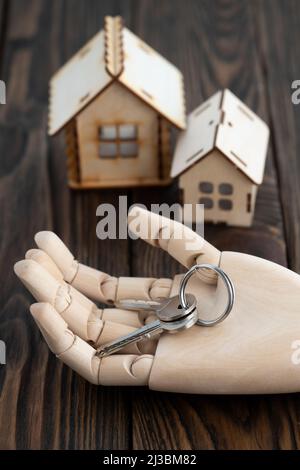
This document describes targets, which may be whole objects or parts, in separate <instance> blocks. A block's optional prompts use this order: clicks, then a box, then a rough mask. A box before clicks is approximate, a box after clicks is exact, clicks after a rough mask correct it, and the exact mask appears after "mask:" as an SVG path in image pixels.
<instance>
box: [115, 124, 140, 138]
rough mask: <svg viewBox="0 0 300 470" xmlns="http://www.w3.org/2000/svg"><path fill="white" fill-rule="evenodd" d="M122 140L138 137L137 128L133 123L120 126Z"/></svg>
mask: <svg viewBox="0 0 300 470" xmlns="http://www.w3.org/2000/svg"><path fill="white" fill-rule="evenodd" d="M119 134H120V139H121V140H134V139H136V138H137V128H136V126H134V125H133V124H122V125H121V126H119Z"/></svg>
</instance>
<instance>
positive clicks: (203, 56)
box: [132, 1, 295, 449]
mask: <svg viewBox="0 0 300 470" xmlns="http://www.w3.org/2000/svg"><path fill="white" fill-rule="evenodd" d="M139 5H140V8H139V9H138V10H137V11H136V13H135V23H134V26H135V28H134V30H135V32H136V33H137V34H138V35H140V36H141V37H142V38H144V39H145V40H146V41H148V42H149V44H151V45H152V46H153V47H155V48H157V49H158V50H159V51H160V52H162V53H163V54H164V55H165V56H166V57H168V58H169V59H170V60H172V61H173V62H174V63H175V64H177V65H178V66H179V67H180V68H181V69H182V70H183V72H184V75H185V80H186V89H187V107H188V110H191V109H193V107H196V106H197V105H198V104H199V103H201V102H202V101H203V100H204V99H206V98H207V97H208V96H210V95H211V94H212V93H213V92H215V91H216V90H217V89H219V88H222V87H228V88H230V89H231V90H232V91H233V92H235V93H236V94H237V95H238V96H239V97H240V98H241V99H242V100H244V101H245V102H246V103H247V104H248V105H249V106H250V107H251V108H252V109H254V110H255V111H256V112H257V113H258V114H259V115H261V116H262V117H263V118H264V119H265V120H266V121H267V122H269V123H270V124H272V123H271V122H270V118H269V112H268V92H267V90H266V82H265V78H264V73H265V71H264V69H263V68H262V64H261V60H260V55H259V54H258V51H257V44H256V36H255V29H254V24H253V18H252V12H251V9H250V7H249V2H246V1H242V2H236V1H228V2H221V1H220V2H219V1H215V2H211V1H210V2H209V1H202V2H180V1H177V2H174V1H173V2H172V3H171V2H164V3H163V4H158V3H155V4H153V3H151V4H150V3H149V2H146V1H144V2H140V3H139ZM274 150H275V149H274V145H273V141H271V144H270V151H269V157H268V161H267V167H266V173H265V179H264V184H263V185H262V187H261V188H260V190H259V196H258V201H257V207H256V216H255V223H254V225H253V227H252V228H251V229H235V228H227V227H213V226H206V227H205V236H206V238H207V239H208V240H209V241H210V242H212V243H214V244H215V245H216V246H217V247H218V248H220V249H222V250H235V251H243V252H248V253H251V254H254V255H258V256H262V257H265V258H268V259H270V260H273V261H276V262H278V263H281V264H283V265H286V263H287V260H286V252H285V240H284V231H283V223H282V214H281V205H280V197H279V192H278V186H277V173H276V166H275V165H274ZM177 198H178V195H177V194H176V185H173V187H172V188H170V189H166V190H162V191H161V190H159V192H158V191H155V190H153V191H148V192H147V194H145V193H144V192H143V191H140V190H136V191H134V192H133V199H134V201H136V202H146V203H147V204H148V206H149V205H150V203H152V202H158V201H160V202H163V201H167V202H168V201H171V202H175V201H176V200H178V199H177ZM132 251H133V253H134V257H133V273H134V274H135V275H141V274H143V275H154V276H172V275H173V274H174V273H175V272H176V271H177V270H178V265H177V263H174V262H172V261H171V260H170V259H169V258H168V257H167V255H165V254H162V253H161V252H159V251H158V250H155V249H153V248H151V247H149V246H146V244H144V243H143V242H138V243H136V242H135V244H133V248H132ZM181 270H182V268H181ZM292 403H293V398H288V397H276V398H274V397H251V398H250V397H206V396H204V397H201V396H199V397H198V396H183V395H179V394H159V393H155V392H151V391H148V392H145V393H139V394H138V395H137V396H136V397H135V402H134V408H133V416H134V421H133V423H134V436H133V444H134V447H135V448H137V449H142V448H147V449H153V448H155V449H169V448H177V449H180V448H194V449H238V448H244V449H260V448H264V449H271V448H290V447H294V446H295V429H294V428H293V427H291V425H290V421H291V419H290V408H292V409H293V405H292ZM145 409H147V413H145ZM274 410H276V427H277V428H279V429H280V433H275V432H274V420H275V418H274ZM294 419H295V416H294V418H293V420H292V421H293V422H294Z"/></svg>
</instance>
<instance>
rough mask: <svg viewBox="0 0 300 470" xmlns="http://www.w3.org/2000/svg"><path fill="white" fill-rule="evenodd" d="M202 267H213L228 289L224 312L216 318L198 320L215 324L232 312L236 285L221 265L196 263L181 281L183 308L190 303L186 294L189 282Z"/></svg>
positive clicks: (210, 324) (180, 294) (203, 323)
mask: <svg viewBox="0 0 300 470" xmlns="http://www.w3.org/2000/svg"><path fill="white" fill-rule="evenodd" d="M201 269H211V270H212V271H215V272H216V273H217V274H218V275H219V276H220V277H221V279H222V281H223V282H224V284H225V287H226V289H227V293H228V302H227V305H226V308H225V310H224V312H223V313H222V314H221V315H219V316H218V317H217V318H216V319H215V320H200V319H198V320H197V325H201V326H213V325H216V324H217V323H220V322H222V321H223V320H225V318H227V317H228V315H229V313H230V312H231V309H232V307H233V304H234V300H235V291H234V286H233V283H232V281H231V279H230V277H229V276H228V275H227V274H226V273H225V271H223V269H221V268H219V266H215V265H213V264H195V265H194V266H192V267H191V268H190V269H189V270H188V271H187V273H186V274H185V275H184V276H183V278H182V280H181V283H180V287H179V298H180V304H181V305H182V307H183V308H185V309H186V308H188V303H187V300H186V294H185V290H186V286H187V283H188V281H189V279H190V277H191V276H192V275H193V274H194V273H195V272H196V271H200V270H201Z"/></svg>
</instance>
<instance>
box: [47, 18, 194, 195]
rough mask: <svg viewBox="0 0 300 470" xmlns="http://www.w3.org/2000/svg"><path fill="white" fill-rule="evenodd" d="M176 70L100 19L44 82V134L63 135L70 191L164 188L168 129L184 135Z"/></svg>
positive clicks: (114, 21) (118, 24)
mask: <svg viewBox="0 0 300 470" xmlns="http://www.w3.org/2000/svg"><path fill="white" fill-rule="evenodd" d="M185 120H186V116H185V107H184V85H183V78H182V75H181V73H180V72H179V70H178V69H177V68H176V67H174V66H173V65H172V64H170V63H169V62H168V61H167V60H165V59H164V58H163V57H162V56H161V55H159V54H158V53H157V52H156V51H154V50H153V49H152V48H151V47H149V46H148V45H147V44H145V43H144V42H143V41H141V40H140V39H139V38H138V37H137V36H135V35H134V34H132V33H131V32H130V31H129V30H128V29H127V28H125V27H123V25H122V20H121V18H120V17H106V18H105V25H104V29H103V30H102V31H100V32H99V33H98V34H97V35H96V36H95V37H94V38H92V39H91V40H90V41H89V42H88V43H87V44H86V45H85V46H84V47H83V48H82V49H80V51H79V52H78V53H77V54H76V55H75V56H74V57H73V58H71V59H70V60H69V61H68V62H67V63H66V64H65V65H64V66H63V67H62V68H61V69H60V70H59V71H58V72H57V73H56V74H55V75H54V76H53V78H52V79H51V82H50V104H49V134H50V135H53V134H56V133H57V132H58V131H60V130H61V129H64V130H65V133H66V141H67V151H66V153H67V159H68V180H69V185H70V186H71V187H74V188H89V187H91V188H92V187H102V188H103V187H121V186H137V185H138V186H141V185H160V184H165V183H167V182H169V181H170V176H169V175H170V166H171V155H170V142H169V137H170V125H173V126H175V127H177V128H179V129H184V128H185Z"/></svg>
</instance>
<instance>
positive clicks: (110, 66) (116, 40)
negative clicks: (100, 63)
mask: <svg viewBox="0 0 300 470" xmlns="http://www.w3.org/2000/svg"><path fill="white" fill-rule="evenodd" d="M104 43H105V53H104V60H105V69H106V71H107V73H108V74H109V75H110V76H111V77H114V78H116V77H118V76H119V75H120V74H121V73H122V71H123V68H124V48H123V20H122V18H121V16H106V17H105V18H104Z"/></svg>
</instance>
